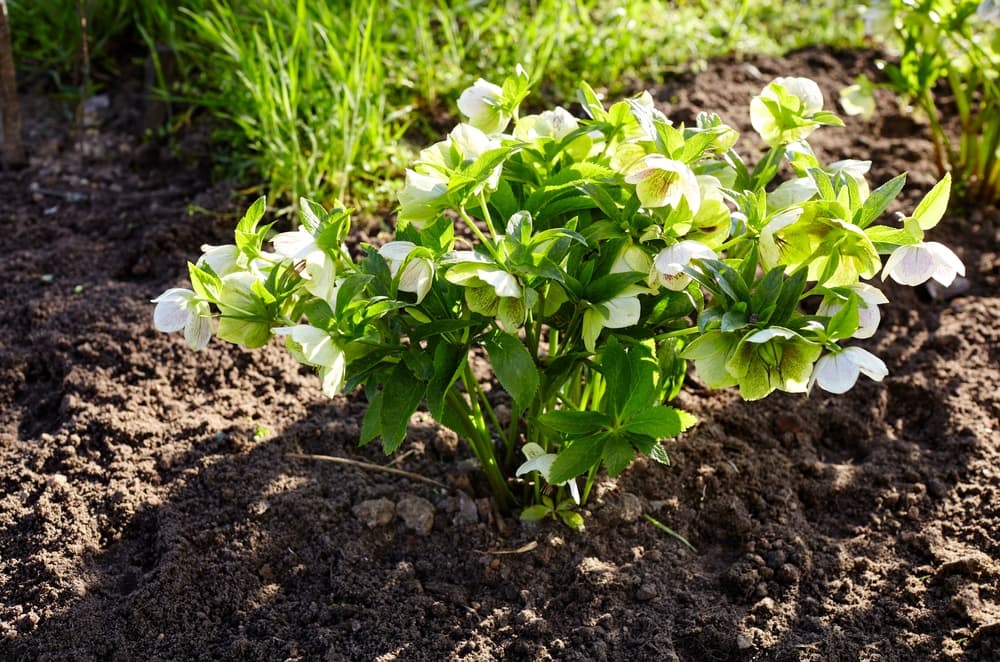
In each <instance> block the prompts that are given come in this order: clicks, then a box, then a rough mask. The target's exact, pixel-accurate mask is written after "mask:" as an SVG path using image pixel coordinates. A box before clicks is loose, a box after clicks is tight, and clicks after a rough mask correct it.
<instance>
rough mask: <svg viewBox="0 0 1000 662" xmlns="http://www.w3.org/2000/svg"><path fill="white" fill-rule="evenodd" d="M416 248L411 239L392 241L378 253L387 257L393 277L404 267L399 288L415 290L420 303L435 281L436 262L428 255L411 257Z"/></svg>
mask: <svg viewBox="0 0 1000 662" xmlns="http://www.w3.org/2000/svg"><path fill="white" fill-rule="evenodd" d="M416 248H417V246H416V244H414V243H413V242H411V241H390V242H389V243H387V244H385V245H384V246H382V247H381V248H379V249H378V253H379V255H381V256H382V257H383V258H385V261H386V262H387V263H388V265H389V273H390V274H391V275H392V277H393V278H395V277H396V275H397V274H399V270H400V268H402V269H403V273H402V275H400V276H399V289H400V290H402V291H403V292H413V293H414V294H416V295H417V303H420V302H421V301H423V300H424V297H425V296H427V293H428V292H429V291H430V289H431V285H432V284H433V283H434V263H433V262H432V261H431V260H429V259H428V258H426V257H416V258H410V253H412V252H413V251H414V249H416ZM404 265H405V266H404Z"/></svg>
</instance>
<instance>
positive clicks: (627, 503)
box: [618, 492, 642, 522]
mask: <svg viewBox="0 0 1000 662" xmlns="http://www.w3.org/2000/svg"><path fill="white" fill-rule="evenodd" d="M618 507H619V515H620V517H621V518H622V521H623V522H635V521H636V520H638V519H639V518H640V517H642V499H640V498H639V497H637V496H636V495H634V494H632V493H631V492H622V494H621V496H620V497H618Z"/></svg>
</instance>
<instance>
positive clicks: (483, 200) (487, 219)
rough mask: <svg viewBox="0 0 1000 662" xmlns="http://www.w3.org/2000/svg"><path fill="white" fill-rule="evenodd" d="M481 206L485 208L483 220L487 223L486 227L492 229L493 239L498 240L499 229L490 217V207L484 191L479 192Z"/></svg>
mask: <svg viewBox="0 0 1000 662" xmlns="http://www.w3.org/2000/svg"><path fill="white" fill-rule="evenodd" d="M479 206H480V207H481V208H482V210H483V221H484V222H485V223H486V229H487V230H489V231H490V236H491V237H493V241H496V240H497V231H496V228H494V227H493V219H491V218H490V209H489V207H488V206H487V204H486V193H485V192H483V191H480V192H479Z"/></svg>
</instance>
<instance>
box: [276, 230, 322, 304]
mask: <svg viewBox="0 0 1000 662" xmlns="http://www.w3.org/2000/svg"><path fill="white" fill-rule="evenodd" d="M273 243H274V251H275V253H277V254H278V255H280V256H281V257H284V258H288V259H290V260H292V262H295V263H299V262H303V263H304V267H303V269H302V271H301V272H300V273H301V276H302V279H303V280H304V281H305V288H306V291H307V292H309V293H310V294H312V295H313V296H315V297H319V298H320V299H323V300H324V301H326V302H327V303H331V304H332V303H333V295H334V293H335V291H336V286H337V267H336V263H335V262H334V261H333V258H332V257H330V255H329V254H327V252H326V251H324V250H323V249H322V248H320V246H319V245H318V244H317V243H316V238H315V237H313V236H312V234H310V233H309V231H308V230H305V229H304V228H299V229H298V230H292V231H291V232H282V233H281V234H279V235H276V236H275V237H274V240H273Z"/></svg>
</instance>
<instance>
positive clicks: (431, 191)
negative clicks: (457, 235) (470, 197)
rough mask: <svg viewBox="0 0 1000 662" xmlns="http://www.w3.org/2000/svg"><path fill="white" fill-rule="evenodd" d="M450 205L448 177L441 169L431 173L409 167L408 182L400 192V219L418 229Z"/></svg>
mask: <svg viewBox="0 0 1000 662" xmlns="http://www.w3.org/2000/svg"><path fill="white" fill-rule="evenodd" d="M447 205H448V179H447V178H446V177H445V176H444V175H442V174H441V173H440V172H439V171H436V170H432V171H431V172H430V174H424V173H420V172H417V171H416V170H412V169H407V171H406V183H405V184H404V185H403V190H401V191H400V192H399V215H398V217H397V218H398V220H399V221H401V222H408V223H410V224H411V225H413V226H414V227H416V228H417V229H418V230H419V229H420V228H421V227H423V225H424V223H427V222H428V221H431V220H433V219H435V218H437V216H438V215H439V214H440V213H441V212H442V211H443V210H444V209H445V208H446V207H447Z"/></svg>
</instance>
